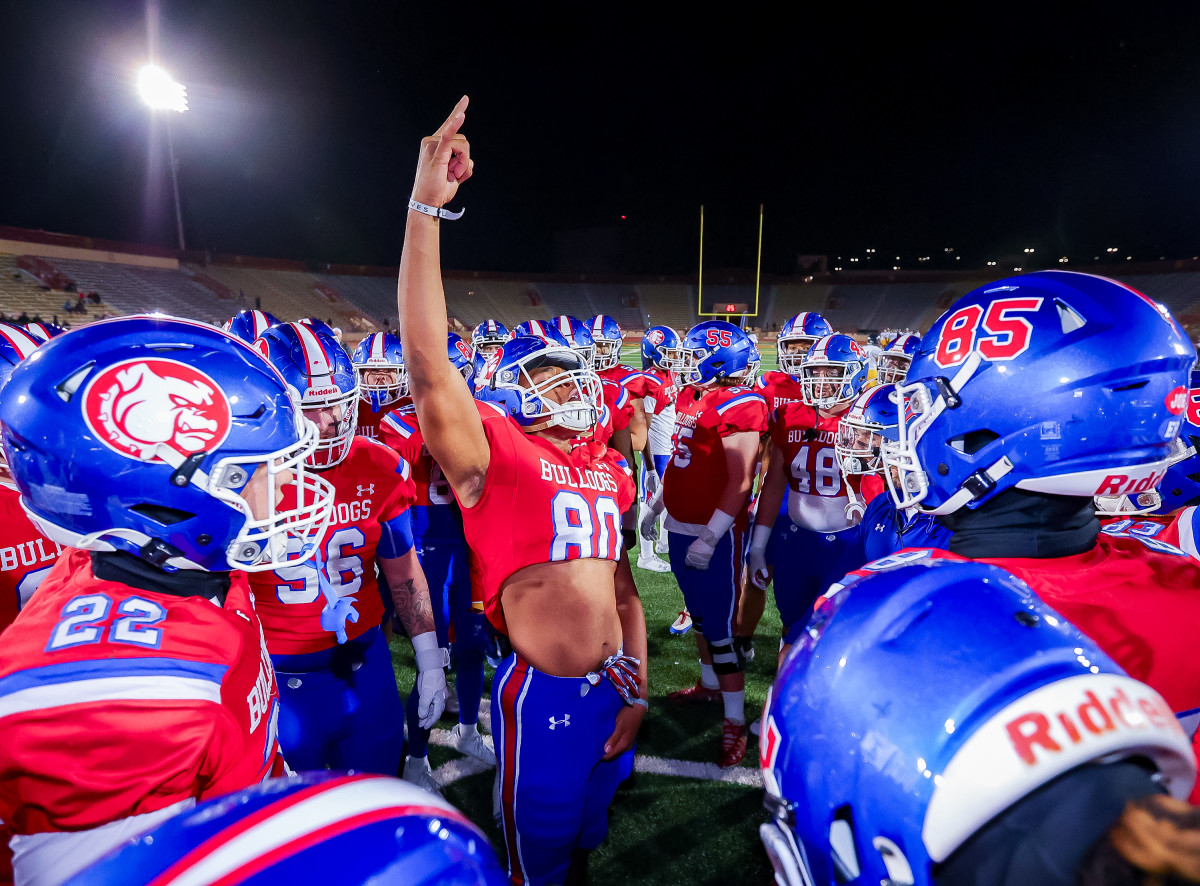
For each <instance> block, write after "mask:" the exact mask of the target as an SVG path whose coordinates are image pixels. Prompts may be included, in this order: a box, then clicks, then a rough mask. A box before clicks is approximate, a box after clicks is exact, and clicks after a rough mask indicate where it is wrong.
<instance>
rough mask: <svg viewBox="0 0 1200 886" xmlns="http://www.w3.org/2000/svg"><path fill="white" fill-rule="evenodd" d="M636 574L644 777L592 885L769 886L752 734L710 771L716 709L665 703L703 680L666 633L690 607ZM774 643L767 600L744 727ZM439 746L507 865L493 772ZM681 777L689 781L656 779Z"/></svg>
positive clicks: (599, 857)
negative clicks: (731, 763) (728, 762)
mask: <svg viewBox="0 0 1200 886" xmlns="http://www.w3.org/2000/svg"><path fill="white" fill-rule="evenodd" d="M762 351H763V366H762V368H763V371H768V370H769V369H774V368H775V366H776V361H775V349H774V347H770V346H769V347H764V348H763V349H762ZM622 362H623V363H625V365H627V366H634V367H640V366H641V356H640V351H639V349H638V348H637V347H626V348H624V349H623V351H622ZM664 559H665V557H664ZM630 562H631V563H634V564H636V563H637V549H636V548H635V549H634V550H633V551H631V552H630ZM633 574H634V578H635V580H636V582H637V586H638V591H639V593H640V594H641V598H642V606H643V608H644V609H645V613H646V628H647V633H648V637H649V644H648V645H649V652H650V662H649V676H650V711H649V713H648V714H647V716H646V718H645V719H644V720H643V722H642V730H641V733H640V735H639V737H638V747H637V753H638V757H639V762H638V771H637V773H636V774H635V776H634V777H633V778H632V779H631V780H630V781H629V782H627V783H626V784H625V785H624V786H623V787H622V788H621V790H620V791H619V792H618V793H617V797H616V800H615V801H614V802H613V805H612V810H611V815H610V818H609V821H610V830H609V836H608V839H607V841H605V843H604V844H603V845H602V846H601V847H600V848H599V849H598V850H597V851H596V852H594V853H593V855H592V859H591V866H590V870H589V874H590V877H591V881H592V882H593V883H639V884H641V883H645V884H663V886H666V884H678V883H683V882H686V883H691V884H697V886H700V884H714V886H718V884H719V886H727V884H730V883H769V882H771V876H772V875H771V867H770V864H769V863H768V861H767V858H766V855H765V853H764V852H763V849H762V846H761V844H760V843H759V840H758V826H759V824H761V823H762V822H764V821H766V820H767V814H766V811H765V810H764V809H763V805H762V787H761V778H760V777H759V773H758V741H757V739H756V738H755V737H754V736H751V737H750V741H749V745H748V747H747V753H746V761H745V763H744V764H743V766H742V767H740V768H737V769H735V770H731V771H729V772H726V773H724V774H722V773H721V772H720V770H719V769H717V767H716V765H715V760H716V756H717V751H718V750H719V748H720V741H721V717H722V711H721V708H720V706H719V705H711V706H709V705H701V706H689V705H682V706H680V705H672V704H671V703H669V702H667V701H665V696H666V695H667V694H668V693H670V692H673V691H675V690H676V689H682V688H684V687H686V686H690V685H692V684H693V683H695V682H696V678H697V677H698V676H699V667H698V665H697V658H696V641H695V635H694V632H689V633H688V634H687V635H685V636H683V637H677V636H674V635H672V634H671V633H670V631H669V630H668V626H669V625H670V624H671V622H673V621H674V620H675V618H676V616H677V615H678V613H679V610H680V609H682V608H683V597H682V596H681V595H680V593H679V586H678V585H677V584H676V583H675V579H674V577H673V576H672V575H671V574H670V573H665V574H660V573H653V572H646V571H644V570H641V569H638V568H637V566H636V565H635V566H634V569H633ZM779 637H780V623H779V614H778V612H776V610H775V606H774V603H773V601H771V600H768V602H767V611H766V614H765V615H764V616H763V620H762V623H761V624H760V626H759V628H758V631H757V633H756V635H755V643H754V645H755V651H756V656H755V659H754V661H753V662H751V663H750V665H749V667H748V669H747V672H746V716H747V718H748V719H757V718H758V716H759V715H760V714H761V712H762V706H763V703H764V702H765V700H766V694H767V689H768V687H769V686H770V684H771V679H772V677H773V676H774V674H775V657H776V656H775V653H776V650H777V649H778V648H779ZM392 653H393V659H394V661H395V663H396V667H397V671H398V673H399V682H400V690H401V692H402V693H407V692H408V691H409V690H410V689H411V688H412V686H413V680H414V677H415V672H414V668H413V653H412V646H411V645H410V644H409V642H408V640H407V639H406V638H399V639H394V640H393V641H392ZM491 678H492V673H491V670H490V669H488V672H487V676H486V685H485V687H484V712H483V716H482V717H481V720H483V722H484V724H485V726H484V731H488V730H487V729H486V723H487V722H488V719H489V718H487V716H486V713H487V710H486V709H487V705H488V700H487V699H488V697H489V695H490V684H491ZM453 723H454V721H453V719H452V718H450V717H445V718H443V720H442V722H441V724H439V725H440V727H441V729H442V730H448V729H450V728H451V727H452V726H453ZM438 740H439V733H438V732H435V733H434V739H433V742H432V743H431V747H430V756H429V760H430V764H431V765H432V766H433V768H434V770H435V777H437V778H438V779H439V782H440V783H442V784H443V786H444V787H443V793H444V794H445V796H446V799H447V800H449V801H450V802H451V803H453V804H454V805H455V806H457V807H458V808H459V809H461V810H462V811H463V812H464V813H465V814H466V815H467V816H468V817H469V818H470V819H471V820H472V821H474V822H475V823H476V824H477V825H479V826H480V827H481V828H483V830H484V832H485V833H486V834H487V835H488V837H489V838H490V839H491V841H492V845H493V846H494V847H495V848H496V852H497V854H498V855H500V857H501V862H502V863H503V862H504V841H503V838H502V835H501V833H500V829H499V828H498V827H496V826H495V825H494V824H493V822H492V782H493V776H494V773H495V770H493V769H488V770H485V771H480V769H481V765H482V764H478V763H476V761H473V760H469V759H466V758H463V757H461V756H460V755H459V754H458V753H457V752H456V751H454V750H451V749H449V748H447V747H439V746H437V742H438ZM647 758H650V759H647ZM676 761H682V762H676ZM688 763H691V765H690V766H689V765H687V764H688ZM696 764H711V765H707V766H700V765H696ZM651 770H652V771H651ZM681 770H689V771H690V773H691V774H679V775H671V774H661V773H662V772H664V771H681ZM715 777H720V778H723V779H724V780H723V781H717V780H714V778H715Z"/></svg>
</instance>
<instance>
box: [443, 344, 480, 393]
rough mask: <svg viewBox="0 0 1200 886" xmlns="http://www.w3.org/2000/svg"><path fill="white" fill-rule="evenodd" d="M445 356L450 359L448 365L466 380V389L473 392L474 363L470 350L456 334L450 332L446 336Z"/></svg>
mask: <svg viewBox="0 0 1200 886" xmlns="http://www.w3.org/2000/svg"><path fill="white" fill-rule="evenodd" d="M446 356H447V357H449V358H450V364H451V365H452V366H453V367H454V368H455V369H457V370H458V374H459V375H461V376H462V377H463V378H464V379H465V380H466V382H467V387H469V388H471V390H474V389H475V361H474V358H473V355H472V354H471V348H470V347H469V346H468V345H467V343H466V342H465V341H463V340H462V336H461V335H459V334H458V333H457V332H451V333H449V334H448V335H447V336H446Z"/></svg>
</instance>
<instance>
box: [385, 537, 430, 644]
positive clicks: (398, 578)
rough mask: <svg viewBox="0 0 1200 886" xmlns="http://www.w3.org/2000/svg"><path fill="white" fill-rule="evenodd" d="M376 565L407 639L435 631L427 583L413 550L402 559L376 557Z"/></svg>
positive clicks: (415, 550) (414, 549)
mask: <svg viewBox="0 0 1200 886" xmlns="http://www.w3.org/2000/svg"><path fill="white" fill-rule="evenodd" d="M378 561H379V569H380V571H381V572H382V573H383V577H384V578H385V579H387V583H388V588H389V589H390V590H391V592H392V603H393V605H394V606H395V607H396V615H397V616H399V618H400V623H401V624H403V625H404V629H405V630H406V631H408V635H409V636H410V637H415V636H417V635H418V634H424V633H427V632H429V631H432V630H435V626H434V622H433V603H432V602H431V600H430V597H429V583H428V582H427V581H426V580H425V573H424V572H423V571H422V570H421V564H420V563H418V562H417V549H416V548H412V549H410V550H409V552H408V553H407V554H405V555H404V556H403V557H395V558H387V557H379V558H378Z"/></svg>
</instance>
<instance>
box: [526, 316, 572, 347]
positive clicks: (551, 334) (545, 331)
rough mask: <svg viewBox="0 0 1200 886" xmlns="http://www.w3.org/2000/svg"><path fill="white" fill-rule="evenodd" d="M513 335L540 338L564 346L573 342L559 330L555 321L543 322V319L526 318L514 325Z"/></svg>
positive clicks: (551, 343) (568, 345)
mask: <svg viewBox="0 0 1200 886" xmlns="http://www.w3.org/2000/svg"><path fill="white" fill-rule="evenodd" d="M512 337H513V338H520V337H525V338H540V339H541V340H542V341H544V342H545V343H546V344H550V345H558V346H559V347H562V348H569V347H571V343H570V342H568V341H567V339H566V336H564V335H563V334H562V333H561V332H559V331H558V327H557V326H555V325H554V324H553V323H543V322H542V321H541V320H526V321H525V322H524V323H518V324H517V325H516V326H514V327H513V331H512Z"/></svg>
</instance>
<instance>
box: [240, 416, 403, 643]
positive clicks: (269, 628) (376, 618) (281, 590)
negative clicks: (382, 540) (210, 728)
mask: <svg viewBox="0 0 1200 886" xmlns="http://www.w3.org/2000/svg"><path fill="white" fill-rule="evenodd" d="M321 477H322V478H323V479H325V480H327V481H329V483H330V484H331V485H332V486H333V489H334V514H333V519H332V520H331V521H330V523H329V529H328V531H326V533H325V538H324V541H323V542H322V545H321V559H322V563H323V568H324V570H325V573H326V575H328V576H329V582H330V584H331V586H332V588H333V591H334V593H336V594H337V595H338V596H339V597H352V598H353V599H354V608H355V609H357V610H358V621H357V622H355V623H347V624H346V634H347V636H348V637H349V638H350V639H353V638H355V637H357V636H359V635H361V634H362V633H363V632H365V631H366V630H368V629H369V628H372V627H375V626H377V625H378V624H379V623H380V622H381V621H382V620H383V601H382V600H381V599H380V597H379V583H378V581H377V580H376V578H375V549H376V547H377V546H378V544H379V535H380V529H379V524H380V523H386V522H387V521H388V520H391V519H392V518H394V517H397V516H399V515H400V514H402V513H403V512H404V511H405V510H406V509H407V508H408V507H409V505H411V504H412V501H413V496H414V489H413V484H412V473H411V471H410V469H409V466H408V463H407V462H406V461H403V460H402V459H401V458H400V456H398V455H397V454H396V453H395V452H393V451H392V450H391V449H389V448H388V447H386V446H384V445H383V444H382V443H378V442H375V441H373V440H369V439H367V438H366V437H355V438H354V441H353V443H351V445H350V452H349V454H348V455H347V456H346V458H345V459H343V460H342V461H341V462H340V463H339V464H337V465H335V466H334V467H332V468H329V469H328V470H326V471H322V472H321ZM285 506H286V503H285ZM250 587H251V588H252V589H253V591H254V600H255V603H256V605H257V606H258V614H259V616H260V617H261V618H262V624H263V631H264V633H265V634H266V637H267V648H268V649H270V650H271V654H272V655H301V654H304V653H308V652H319V651H320V650H322V649H328V648H330V647H332V646H336V645H337V636H336V635H335V634H332V633H330V632H329V631H326V630H324V629H323V628H322V627H321V610H322V609H324V608H325V597H324V595H323V594H322V593H321V589H320V585H319V584H318V580H317V565H316V563H315V562H314V561H313V560H309V561H307V562H305V563H302V564H301V565H299V566H285V567H284V568H282V569H276V570H275V571H274V572H252V573H250Z"/></svg>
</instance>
